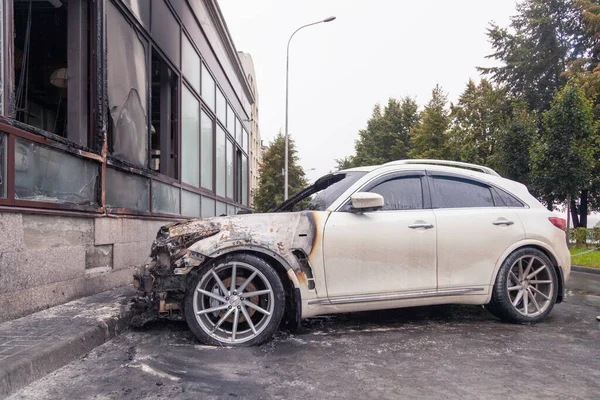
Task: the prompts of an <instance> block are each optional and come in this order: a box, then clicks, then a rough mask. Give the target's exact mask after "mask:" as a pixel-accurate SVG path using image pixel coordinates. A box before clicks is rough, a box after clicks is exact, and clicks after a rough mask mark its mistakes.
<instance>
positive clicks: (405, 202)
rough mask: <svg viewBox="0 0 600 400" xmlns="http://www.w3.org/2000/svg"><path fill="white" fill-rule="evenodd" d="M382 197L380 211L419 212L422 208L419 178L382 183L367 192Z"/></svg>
mask: <svg viewBox="0 0 600 400" xmlns="http://www.w3.org/2000/svg"><path fill="white" fill-rule="evenodd" d="M369 192H371V193H377V194H380V195H381V196H383V199H384V201H385V204H384V206H383V208H382V210H419V209H421V208H423V190H422V188H421V178H420V177H418V176H415V177H405V178H404V177H403V178H395V179H390V180H388V181H385V182H382V183H380V184H378V185H377V186H375V187H374V188H372V189H371V190H369Z"/></svg>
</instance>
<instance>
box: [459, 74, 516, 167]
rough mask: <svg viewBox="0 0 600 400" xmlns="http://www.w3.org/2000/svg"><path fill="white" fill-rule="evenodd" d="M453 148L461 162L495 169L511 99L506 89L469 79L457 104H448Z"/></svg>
mask: <svg viewBox="0 0 600 400" xmlns="http://www.w3.org/2000/svg"><path fill="white" fill-rule="evenodd" d="M451 110H452V113H451V117H452V128H451V130H450V135H451V140H452V148H453V149H454V151H455V153H456V156H457V157H458V159H460V161H465V162H470V163H474V164H481V165H487V166H489V167H492V168H497V167H498V163H499V160H497V158H498V157H496V152H497V150H498V149H497V147H498V140H499V138H500V136H501V133H502V131H503V130H504V129H505V127H506V120H507V118H508V114H509V110H510V102H509V101H508V99H507V96H506V91H505V90H503V89H500V88H497V87H494V85H493V84H492V83H490V82H489V81H488V80H486V79H482V80H481V82H479V85H477V84H475V82H473V81H472V80H469V83H468V84H467V87H466V89H465V91H464V92H463V93H462V94H461V95H460V98H459V100H458V103H457V104H456V105H452V106H451Z"/></svg>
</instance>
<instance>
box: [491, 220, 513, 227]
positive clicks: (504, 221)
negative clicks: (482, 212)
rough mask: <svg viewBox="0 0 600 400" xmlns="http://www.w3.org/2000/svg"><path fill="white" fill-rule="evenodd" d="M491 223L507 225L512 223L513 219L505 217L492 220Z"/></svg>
mask: <svg viewBox="0 0 600 400" xmlns="http://www.w3.org/2000/svg"><path fill="white" fill-rule="evenodd" d="M492 224H494V225H507V226H508V225H512V224H514V222H513V221H509V220H507V219H499V220H497V221H494V222H492Z"/></svg>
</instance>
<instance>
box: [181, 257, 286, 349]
mask: <svg viewBox="0 0 600 400" xmlns="http://www.w3.org/2000/svg"><path fill="white" fill-rule="evenodd" d="M284 307H285V292H284V289H283V285H282V284H281V281H280V280H279V277H278V275H277V273H276V272H275V270H273V268H272V267H271V266H270V265H269V264H268V263H267V262H265V261H264V260H263V259H261V258H258V257H256V256H253V255H251V254H238V255H231V256H227V257H225V258H224V259H221V260H217V261H216V262H214V263H212V264H209V265H207V266H205V267H203V268H202V269H201V270H200V271H199V272H198V274H197V275H196V276H195V277H194V278H193V279H192V280H191V282H190V285H189V288H188V291H187V293H186V298H185V317H186V320H187V323H188V326H189V327H190V330H191V331H192V332H193V333H194V335H195V336H196V337H197V338H198V339H199V340H200V341H201V342H203V343H205V344H210V345H228V346H252V345H258V344H261V343H263V342H265V341H266V340H268V339H269V338H270V337H271V336H272V335H273V333H274V332H275V330H277V328H278V327H279V323H280V322H281V318H282V316H283V311H284Z"/></svg>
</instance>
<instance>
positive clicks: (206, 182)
mask: <svg viewBox="0 0 600 400" xmlns="http://www.w3.org/2000/svg"><path fill="white" fill-rule="evenodd" d="M200 123H201V124H202V125H201V128H200V130H201V131H200V136H201V138H200V140H201V143H200V148H201V151H202V158H201V160H202V167H201V168H200V172H201V174H202V176H201V184H202V187H204V188H206V189H208V190H213V120H212V119H210V117H209V116H208V114H206V113H205V112H204V111H202V112H201V117H200Z"/></svg>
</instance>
